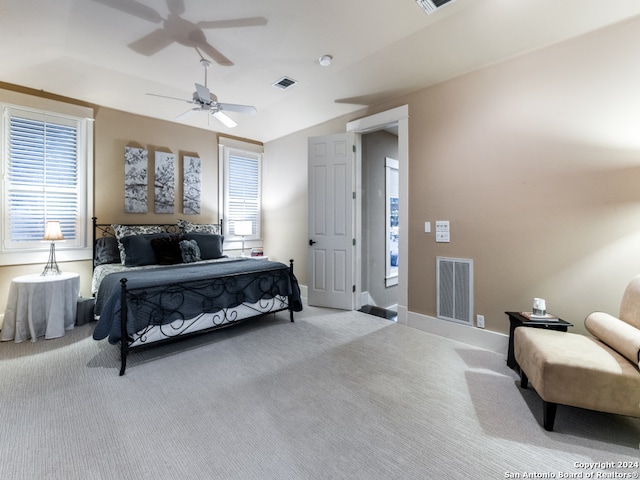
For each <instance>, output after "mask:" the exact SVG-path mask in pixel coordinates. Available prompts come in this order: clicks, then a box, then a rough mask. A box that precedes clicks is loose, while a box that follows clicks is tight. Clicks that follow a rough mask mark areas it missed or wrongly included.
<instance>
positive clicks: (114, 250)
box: [93, 237, 120, 267]
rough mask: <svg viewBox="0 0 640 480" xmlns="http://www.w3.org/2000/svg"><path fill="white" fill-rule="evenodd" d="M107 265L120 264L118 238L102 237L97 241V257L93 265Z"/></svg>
mask: <svg viewBox="0 0 640 480" xmlns="http://www.w3.org/2000/svg"><path fill="white" fill-rule="evenodd" d="M106 263H120V251H119V250H118V241H117V240H116V237H100V238H98V239H96V246H95V257H94V258H93V265H94V266H96V267H97V266H98V265H104V264H106Z"/></svg>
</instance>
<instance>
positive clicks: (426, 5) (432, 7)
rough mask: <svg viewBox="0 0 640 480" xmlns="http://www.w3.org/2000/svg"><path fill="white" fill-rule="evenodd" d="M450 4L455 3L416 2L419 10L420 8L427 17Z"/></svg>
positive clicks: (443, 0) (432, 0)
mask: <svg viewBox="0 0 640 480" xmlns="http://www.w3.org/2000/svg"><path fill="white" fill-rule="evenodd" d="M451 2H455V0H416V3H417V4H418V5H420V8H422V9H423V10H424V11H425V12H426V13H427V15H430V14H432V13H433V12H435V11H436V10H437V9H439V8H440V7H443V6H444V5H446V4H447V3H451Z"/></svg>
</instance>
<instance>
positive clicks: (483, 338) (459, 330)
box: [398, 312, 509, 358]
mask: <svg viewBox="0 0 640 480" xmlns="http://www.w3.org/2000/svg"><path fill="white" fill-rule="evenodd" d="M398 318H400V317H398ZM404 324H405V325H407V326H409V327H413V328H417V329H418V330H422V331H425V332H429V333H433V334H434V335H439V336H441V337H446V338H450V339H452V340H456V341H458V342H462V343H466V344H468V345H473V346H474V347H479V348H484V349H485V350H490V351H492V352H495V353H499V354H502V355H504V356H505V358H506V357H507V348H508V346H509V336H508V335H505V334H504V333H498V332H492V331H491V330H484V329H482V328H476V327H471V326H468V325H463V324H460V323H455V322H450V321H447V320H440V319H438V318H435V317H431V316H429V315H423V314H420V313H415V312H407V314H406V323H404Z"/></svg>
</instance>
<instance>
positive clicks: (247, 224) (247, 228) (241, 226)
mask: <svg viewBox="0 0 640 480" xmlns="http://www.w3.org/2000/svg"><path fill="white" fill-rule="evenodd" d="M233 233H234V234H236V235H238V236H241V237H242V255H244V237H245V235H251V234H252V233H253V222H251V221H250V220H246V221H244V220H243V221H241V222H235V223H234V225H233Z"/></svg>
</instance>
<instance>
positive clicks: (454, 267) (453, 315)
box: [436, 257, 473, 325]
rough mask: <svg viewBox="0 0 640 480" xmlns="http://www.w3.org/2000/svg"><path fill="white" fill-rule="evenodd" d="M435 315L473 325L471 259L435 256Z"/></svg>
mask: <svg viewBox="0 0 640 480" xmlns="http://www.w3.org/2000/svg"><path fill="white" fill-rule="evenodd" d="M436 284H437V295H438V302H437V316H438V318H441V319H443V320H451V321H454V322H459V323H466V324H468V325H473V260H469V259H465V258H447V257H437V258H436Z"/></svg>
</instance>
